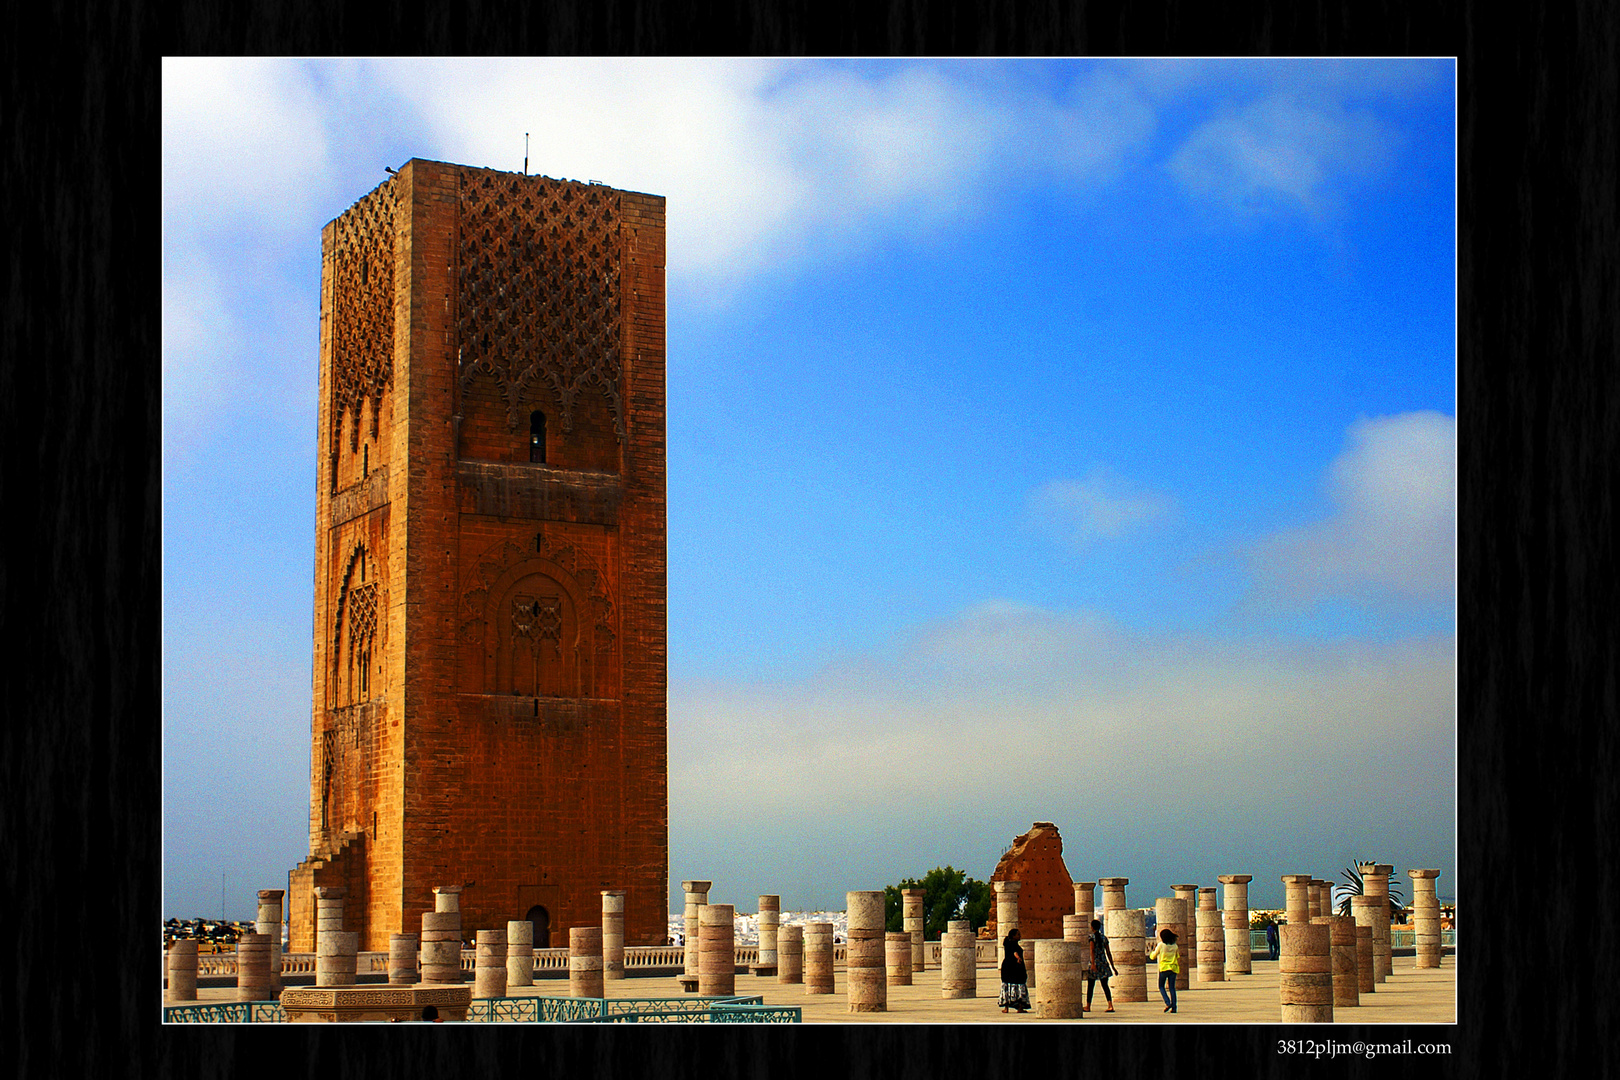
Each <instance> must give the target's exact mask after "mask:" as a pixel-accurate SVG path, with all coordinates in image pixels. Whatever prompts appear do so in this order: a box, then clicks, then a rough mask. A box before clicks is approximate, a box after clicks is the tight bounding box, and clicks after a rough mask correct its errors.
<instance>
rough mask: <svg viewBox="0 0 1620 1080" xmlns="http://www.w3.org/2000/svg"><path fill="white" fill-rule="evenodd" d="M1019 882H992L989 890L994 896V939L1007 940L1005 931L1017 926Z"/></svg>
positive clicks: (1020, 884) (1021, 883)
mask: <svg viewBox="0 0 1620 1080" xmlns="http://www.w3.org/2000/svg"><path fill="white" fill-rule="evenodd" d="M1023 887H1024V883H1023V882H1021V881H992V882H991V883H990V888H991V889H992V890H993V891H994V892H995V894H996V937H997V938H998V939H1000V940H1002V941H1006V940H1007V931H1009V930H1012V929H1014V928H1016V927H1017V926H1018V890H1019V889H1021V888H1023Z"/></svg>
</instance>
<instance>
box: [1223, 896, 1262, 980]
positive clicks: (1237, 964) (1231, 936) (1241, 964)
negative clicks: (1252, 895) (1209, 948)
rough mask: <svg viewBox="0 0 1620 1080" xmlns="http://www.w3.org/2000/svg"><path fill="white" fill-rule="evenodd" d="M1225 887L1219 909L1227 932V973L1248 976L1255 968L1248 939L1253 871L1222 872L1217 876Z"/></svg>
mask: <svg viewBox="0 0 1620 1080" xmlns="http://www.w3.org/2000/svg"><path fill="white" fill-rule="evenodd" d="M1216 880H1218V881H1219V882H1220V883H1221V884H1222V885H1225V886H1226V895H1225V897H1224V899H1225V901H1226V904H1225V906H1224V907H1223V908H1222V909H1221V927H1222V929H1223V930H1224V931H1225V932H1226V973H1227V974H1228V975H1249V974H1252V973H1253V971H1254V957H1253V955H1252V953H1251V949H1252V946H1251V945H1250V943H1249V942H1250V939H1249V882H1251V881H1253V880H1254V876H1253V875H1252V874H1222V875H1221V876H1220V877H1219V878H1217V879H1216Z"/></svg>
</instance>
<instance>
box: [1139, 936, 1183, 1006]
mask: <svg viewBox="0 0 1620 1080" xmlns="http://www.w3.org/2000/svg"><path fill="white" fill-rule="evenodd" d="M1147 958H1148V959H1149V960H1157V961H1158V962H1159V996H1160V997H1162V998H1164V1011H1165V1012H1167V1013H1173V1012H1175V1011H1176V976H1177V975H1179V974H1180V973H1181V947H1180V946H1178V945H1177V944H1176V932H1175V931H1174V930H1160V931H1159V943H1158V944H1157V945H1155V946H1153V951H1152V952H1150V953H1148V954H1147ZM1167 988H1168V989H1167Z"/></svg>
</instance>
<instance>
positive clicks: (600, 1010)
mask: <svg viewBox="0 0 1620 1080" xmlns="http://www.w3.org/2000/svg"><path fill="white" fill-rule="evenodd" d="M467 1019H468V1020H469V1021H470V1022H472V1023H482V1024H491V1023H497V1024H498V1023H518V1024H522V1023H529V1024H799V1023H803V1022H804V1015H803V1010H801V1009H800V1008H799V1007H797V1006H787V1005H766V1004H765V999H764V998H763V997H761V996H759V995H758V994H754V995H751V996H750V995H745V996H738V997H679V998H577V997H502V998H475V999H473V1001H472V1003H471V1004H470V1005H469V1006H468V1008H467ZM163 1020H164V1023H168V1024H280V1023H285V1022H286V1020H287V1014H286V1013H285V1012H283V1011H282V1009H281V1004H280V1002H276V1001H226V1002H217V1003H210V1004H202V1003H199V1004H196V1005H169V1006H166V1007H165V1008H164V1010H163Z"/></svg>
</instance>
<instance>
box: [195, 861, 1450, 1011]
mask: <svg viewBox="0 0 1620 1080" xmlns="http://www.w3.org/2000/svg"><path fill="white" fill-rule="evenodd" d="M1359 869H1360V871H1361V874H1362V880H1363V891H1362V894H1361V895H1360V896H1354V897H1352V898H1351V906H1352V910H1353V913H1354V914H1353V916H1351V917H1348V918H1346V917H1341V916H1337V915H1334V914H1333V908H1332V884H1331V882H1328V881H1325V880H1322V879H1318V878H1313V877H1311V876H1310V875H1304V874H1288V875H1284V876H1283V878H1282V882H1283V885H1284V890H1285V900H1284V909H1285V918H1286V920H1287V923H1288V924H1289V925H1292V926H1295V927H1296V928H1299V927H1307V926H1324V927H1326V928H1327V929H1326V934H1327V938H1326V940H1327V944H1326V945H1325V946H1323V945H1322V944H1321V942H1320V941H1319V940H1318V939H1319V938H1320V937H1321V936H1322V935H1321V934H1320V933H1317V932H1299V933H1295V934H1292V935H1289V938H1290V940H1291V942H1292V944H1291V945H1285V946H1284V952H1285V953H1287V954H1288V956H1289V960H1288V964H1287V966H1285V967H1284V968H1283V970H1282V974H1284V975H1286V976H1289V978H1287V979H1284V980H1283V1005H1284V1019H1288V1018H1289V1017H1290V1016H1292V1017H1294V1018H1295V1020H1296V1021H1297V1022H1304V1021H1305V1018H1306V1017H1307V1016H1308V1015H1312V1014H1315V1013H1320V1012H1321V1011H1322V1008H1323V1006H1327V1010H1328V1012H1329V1013H1331V1007H1332V1005H1334V1004H1338V1005H1340V1006H1341V1007H1343V1006H1346V1005H1355V1004H1359V1001H1358V1000H1356V997H1355V995H1356V994H1357V993H1358V992H1359V993H1369V992H1372V991H1373V990H1374V988H1375V987H1376V984H1377V983H1379V982H1382V981H1383V980H1384V978H1385V977H1386V976H1387V975H1388V974H1390V973H1391V972H1392V971H1393V967H1392V964H1391V959H1390V947H1389V917H1388V906H1389V901H1388V882H1389V875H1390V873H1391V872H1392V871H1393V870H1394V867H1393V866H1392V865H1390V864H1381V863H1367V864H1362V865H1360V866H1359ZM1408 874H1409V875H1410V877H1411V878H1412V881H1413V894H1414V895H1413V909H1414V923H1415V931H1416V945H1417V949H1416V952H1417V958H1416V966H1418V967H1438V966H1439V958H1440V935H1439V901H1438V898H1437V896H1436V894H1435V884H1434V882H1435V878H1437V877H1438V876H1439V871H1438V870H1410V871H1408ZM1219 880H1220V882H1221V883H1222V884H1223V885H1225V886H1226V895H1225V905H1224V907H1223V908H1220V909H1217V907H1216V903H1215V889H1214V888H1213V887H1210V888H1203V889H1200V888H1199V887H1198V886H1197V885H1173V886H1171V889H1172V891H1173V892H1175V893H1176V894H1177V895H1176V896H1175V897H1161V898H1159V900H1158V901H1156V904H1155V915H1156V918H1157V921H1158V924H1159V925H1160V926H1161V927H1164V928H1168V929H1171V930H1173V931H1175V932H1176V934H1177V938H1178V940H1179V941H1181V942H1183V943H1184V945H1183V949H1182V952H1183V956H1184V958H1185V960H1186V962H1184V964H1183V967H1182V971H1181V973H1180V974H1179V976H1178V978H1177V988H1178V989H1186V988H1188V986H1189V985H1190V969H1191V968H1192V967H1194V966H1199V967H1200V970H1201V971H1202V975H1201V976H1200V981H1219V980H1220V979H1221V978H1222V977H1223V973H1224V974H1248V973H1250V972H1251V970H1252V964H1251V961H1250V955H1249V954H1250V947H1249V928H1248V883H1249V882H1250V881H1251V880H1252V878H1251V877H1250V876H1249V875H1247V874H1231V875H1222V876H1221V877H1220V878H1219ZM1129 881H1130V879H1129V878H1123V877H1116V878H1102V879H1099V881H1097V882H1076V883H1075V884H1074V895H1075V914H1074V915H1073V916H1065V922H1064V931H1065V934H1064V940H1065V941H1068V942H1083V941H1084V940H1086V939H1087V938H1089V934H1090V922H1091V921H1092V920H1093V919H1094V918H1095V917H1096V911H1095V907H1094V903H1095V893H1094V890H1095V888H1096V887H1097V885H1101V886H1102V888H1103V915H1104V921H1105V930H1106V932H1107V934H1108V936H1109V938H1110V939H1111V941H1112V942H1113V946H1114V958H1115V962H1116V964H1117V965H1118V967H1119V968H1120V976H1119V983H1118V991H1119V994H1120V1000H1122V1001H1145V1000H1147V986H1146V970H1145V958H1144V957H1142V956H1141V942H1142V940H1143V931H1142V926H1143V917H1142V913H1141V912H1140V911H1131V910H1130V909H1127V908H1126V907H1125V886H1126V885H1127V884H1129ZM711 885H712V883H711V882H707V881H687V882H683V883H682V887H683V888H684V889H685V891H686V913H685V918H686V925H687V943H686V949H685V969H686V971H687V972H688V974H692V975H696V976H698V977H699V978H698V983H699V986H698V989H699V992H700V993H704V994H716V995H720V994H731V993H733V992H734V991H735V976H734V972H735V966H734V965H735V955H736V949H735V937H734V922H733V920H734V918H735V909H734V908H733V907H732V906H731V905H709V904H708V903H707V900H708V890H709V888H710V887H711ZM992 887H993V889H994V892H995V899H996V921H997V924H998V928H1000V929H1001V930H1002V931H1003V932H1004V931H1005V930H1007V929H1010V928H1012V927H1014V926H1017V925H1018V892H1019V889H1020V883H1019V882H1016V881H1000V882H992ZM460 892H461V887H460V886H440V887H438V888H435V889H434V908H435V910H434V911H433V912H428V913H424V914H423V916H422V935H421V949H422V974H421V977H422V980H423V981H424V982H439V983H442V982H449V983H459V982H461V981H463V977H462V972H461V921H460V896H459V894H460ZM283 895H284V893H283V891H282V890H280V889H267V890H261V891H260V893H259V897H258V898H259V908H258V913H257V914H258V918H257V920H256V923H255V931H256V932H255V933H252V934H245V935H243V938H242V940H241V941H240V942H239V943H238V959H237V962H238V998H239V1000H271V999H273V998H275V997H277V996H279V993H280V989H281V963H280V953H281V946H280V940H279V937H280V935H279V931H280V924H281V899H282V897H283ZM344 897H345V890H344V889H342V888H341V887H332V886H322V887H319V888H317V889H316V890H315V899H316V985H318V986H352V985H354V983H355V978H356V963H357V958H358V951H357V947H358V937H359V935H358V934H356V933H353V932H346V931H344V930H343V929H342V927H343V905H344ZM624 897H625V891H624V890H622V889H611V890H603V892H602V925H601V926H600V927H576V928H572V929H571V930H570V932H569V978H570V990H571V992H573V993H576V994H580V993H583V992H584V991H586V990H589V989H591V988H592V987H596V986H598V984H599V983H601V982H602V981H603V980H605V979H622V978H623V977H624ZM759 899H760V906H759V912H760V918H759V922H760V963H759V964H758V965H757V966H756V969H755V970H756V971H757V972H759V973H761V974H769V973H777V974H778V975H779V978H780V979H781V981H782V982H785V983H798V982H801V981H802V982H803V983H804V984H805V986H806V992H807V993H831V992H832V990H833V982H832V926H831V924H830V923H812V924H809V925H808V926H805V927H802V928H801V927H798V926H793V927H785V928H783V927H780V926H779V921H780V897H779V896H774V895H767V896H761V897H760V898H759ZM846 899H847V901H848V903H849V905H850V907H849V911H850V924H849V925H850V930H851V935H850V948H849V953H848V955H849V963H848V969H849V971H850V972H852V973H856V974H854V975H853V977H852V978H851V979H850V980H849V982H850V1011H852V1012H874V1011H883V1010H884V1009H886V1007H887V995H886V993H885V992H884V989H883V988H884V986H886V985H910V983H911V981H912V980H911V975H912V973H913V972H915V971H920V970H923V968H924V966H925V965H924V955H925V954H924V948H923V942H922V921H923V910H922V908H923V903H922V902H923V893H922V890H920V889H906V890H903V891H902V901H903V904H904V907H903V914H902V917H903V919H904V920H905V926H906V929H905V930H904V931H901V932H899V933H894V934H885V931H884V927H883V923H884V918H883V893H882V892H852V893H849V894H848V895H847V897H846ZM710 908H712V909H713V910H712V911H710V912H708V914H707V916H706V917H705V914H704V913H705V909H710ZM857 913H858V914H857ZM1133 915H1134V918H1132V916H1133ZM856 930H859V931H860V934H859V946H858V947H857V935H856V933H855V931H856ZM964 935H965V937H964ZM705 942H707V946H708V947H707V948H704V943H705ZM779 942H780V943H781V945H785V948H784V947H780V946H779ZM416 947H417V939H416V935H410V934H395V935H392V938H391V940H390V948H389V981H390V982H391V983H413V982H415V981H416V979H417V974H416V964H415V952H416ZM1029 951H1030V953H1031V956H1030V959H1031V964H1030V969H1031V978H1030V982H1031V985H1032V986H1038V985H1039V984H1038V981H1037V978H1036V976H1035V969H1036V967H1037V962H1036V961H1035V954H1036V953H1039V952H1040V951H1041V950H1040V947H1039V944H1038V943H1036V942H1033V941H1031V942H1030V943H1029ZM196 955H197V954H196V942H195V941H189V942H188V941H184V940H182V941H177V942H175V943H174V944H173V946H171V948H170V952H169V956H168V967H169V976H170V977H169V991H168V993H167V995H166V997H167V1000H170V1001H187V1000H196V971H197V961H196ZM1050 955H1051V956H1052V957H1053V958H1054V959H1053V960H1052V961H1051V962H1052V964H1054V965H1056V967H1054V968H1053V970H1059V969H1061V968H1062V966H1063V965H1064V964H1066V963H1068V961H1067V960H1064V959H1062V958H1061V957H1063V956H1066V955H1067V954H1065V953H1063V951H1062V950H1051V951H1050ZM705 957H706V958H707V963H705V962H704V961H705ZM975 957H976V950H975V944H974V940H973V938H972V935H971V933H970V932H968V930H967V924H966V923H960V922H953V923H951V924H950V929H948V930H947V933H946V935H945V938H944V939H943V940H942V942H941V959H942V967H944V968H945V969H946V970H945V971H944V972H942V976H943V977H942V982H941V996H942V997H947V998H951V997H970V996H973V994H974V993H975V992H976V981H977V975H976V967H977V963H976V958H975ZM1089 959H1090V958H1089V956H1087V957H1085V958H1084V960H1083V961H1082V970H1083V969H1084V967H1087V966H1089ZM1317 968H1322V970H1316V969H1317ZM762 969H763V970H762ZM1322 974H1326V975H1328V976H1329V979H1328V981H1327V983H1326V985H1327V987H1328V995H1327V997H1328V1000H1326V1001H1322V1000H1318V999H1319V998H1321V997H1322V988H1321V980H1317V979H1314V978H1306V976H1317V975H1322ZM885 975H886V977H884V976H885ZM1138 984H1140V985H1138ZM529 985H533V925H532V924H531V923H529V922H527V921H513V922H509V923H508V924H507V929H506V930H504V931H500V930H490V931H479V933H478V941H477V961H476V966H475V969H474V995H475V996H477V997H492V996H502V995H504V993H505V991H506V989H507V987H508V986H529ZM1054 993H1056V991H1054ZM585 996H593V997H600V996H602V994H601V993H600V992H599V991H598V992H595V993H589V994H586V995H585ZM1053 1000H1054V1001H1056V1000H1057V999H1056V998H1054V999H1053ZM1060 1007H1061V1006H1058V1005H1055V1004H1054V1005H1053V1006H1052V1008H1054V1009H1057V1008H1060ZM1054 1015H1055V1014H1054Z"/></svg>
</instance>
